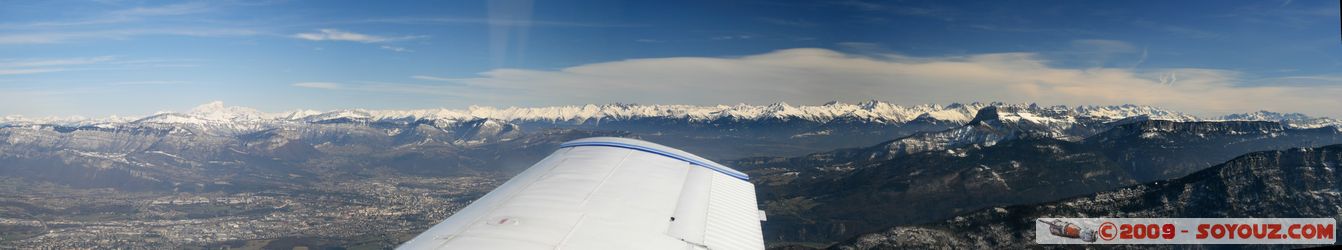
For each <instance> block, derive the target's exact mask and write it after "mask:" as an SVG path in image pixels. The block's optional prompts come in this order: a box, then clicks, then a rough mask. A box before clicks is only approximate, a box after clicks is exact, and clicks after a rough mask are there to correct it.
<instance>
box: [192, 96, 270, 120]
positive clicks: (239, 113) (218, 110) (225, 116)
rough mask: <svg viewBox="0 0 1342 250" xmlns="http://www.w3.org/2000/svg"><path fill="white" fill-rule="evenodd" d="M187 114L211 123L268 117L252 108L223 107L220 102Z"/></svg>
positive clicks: (202, 106) (194, 109) (204, 105)
mask: <svg viewBox="0 0 1342 250" xmlns="http://www.w3.org/2000/svg"><path fill="white" fill-rule="evenodd" d="M187 114H188V115H191V116H194V117H197V118H201V119H205V120H211V121H234V120H258V119H265V118H269V117H270V116H268V115H266V114H265V113H262V112H261V111H257V110H256V109H253V108H248V107H240V106H224V102H222V101H213V102H209V103H206V104H202V105H200V106H196V107H195V108H192V109H191V111H190V112H187Z"/></svg>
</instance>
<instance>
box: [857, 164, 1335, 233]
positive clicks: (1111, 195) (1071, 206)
mask: <svg viewBox="0 0 1342 250" xmlns="http://www.w3.org/2000/svg"><path fill="white" fill-rule="evenodd" d="M1338 166H1342V145H1332V146H1325V147H1319V148H1298V149H1289V150H1279V151H1266V152H1256V153H1250V154H1246V155H1243V156H1240V157H1237V158H1235V159H1233V160H1230V161H1228V162H1225V163H1224V164H1221V165H1217V166H1214V167H1211V168H1207V169H1204V170H1201V171H1198V172H1195V173H1193V174H1190V175H1188V176H1185V177H1181V178H1176V179H1172V180H1167V181H1157V182H1153V183H1148V184H1142V185H1135V186H1130V187H1125V188H1121V189H1117V190H1113V191H1106V192H1100V193H1097V194H1093V195H1087V196H1081V197H1077V198H1070V199H1064V200H1060V201H1054V202H1048V203H1041V204H1034V205H1020V206H1010V207H1002V208H993V209H984V210H980V211H977V212H973V213H968V214H964V215H961V216H957V217H955V218H952V219H948V220H945V221H942V222H939V223H935V224H928V225H921V226H901V227H894V228H890V229H886V230H882V231H880V232H876V233H872V234H866V235H863V236H860V237H857V238H854V239H851V240H848V241H845V242H843V243H840V244H838V245H836V246H834V247H833V248H836V249H873V248H879V249H885V248H942V249H966V248H977V249H1001V248H1024V247H1030V246H1033V241H1034V239H1033V237H1034V232H1033V231H1032V230H1034V229H1033V227H1034V221H1033V220H1034V219H1035V218H1039V217H1118V218H1124V217H1137V218H1140V217H1171V218H1206V217H1213V218H1220V217H1274V218H1291V217H1333V218H1338V217H1339V216H1338V215H1339V214H1342V207H1338V206H1337V204H1342V195H1339V193H1338V190H1339V188H1342V171H1337V169H1336V168H1337V167H1338Z"/></svg>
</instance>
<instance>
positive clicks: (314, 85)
mask: <svg viewBox="0 0 1342 250" xmlns="http://www.w3.org/2000/svg"><path fill="white" fill-rule="evenodd" d="M292 86H294V87H300V88H310V89H347V88H346V87H345V86H344V85H341V84H339V83H333V82H299V83H294V84H292Z"/></svg>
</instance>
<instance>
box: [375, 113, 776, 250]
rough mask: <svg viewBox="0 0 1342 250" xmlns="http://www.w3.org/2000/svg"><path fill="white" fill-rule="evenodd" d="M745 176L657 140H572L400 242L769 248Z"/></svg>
mask: <svg viewBox="0 0 1342 250" xmlns="http://www.w3.org/2000/svg"><path fill="white" fill-rule="evenodd" d="M748 178H749V176H747V175H746V174H744V173H741V172H739V171H736V170H733V169H731V168H728V167H726V166H722V165H721V164H717V163H714V162H712V161H709V160H706V159H703V158H701V157H698V156H695V155H693V154H689V153H686V152H684V151H680V150H677V149H674V148H670V147H666V146H662V145H658V144H654V143H650V142H645V141H640V140H634V139H626V138H611V137H597V138H587V139H580V140H574V141H570V142H567V143H564V144H562V145H561V146H560V149H559V150H558V151H555V153H553V154H551V155H550V156H549V157H546V158H545V159H543V160H541V161H540V162H537V163H536V164H535V165H532V166H531V168H528V169H527V170H525V171H523V172H522V173H521V174H518V175H517V176H515V177H513V178H512V179H511V180H508V182H506V183H504V184H503V185H501V186H499V187H498V188H495V189H494V190H493V191H490V192H489V193H488V194H486V195H485V196H484V197H481V198H480V199H478V200H476V201H475V202H473V203H471V204H470V205H469V206H466V208H463V209H462V210H461V211H458V212H457V213H456V214H453V215H452V216H451V217H448V218H447V220H444V221H443V222H442V223H439V224H438V225H435V226H433V227H432V228H429V230H427V231H425V232H424V233H421V234H420V235H419V236H416V237H415V238H413V239H411V240H410V241H407V242H405V244H402V245H401V246H400V247H398V249H764V240H763V236H762V234H761V232H760V222H759V221H760V215H759V213H758V207H757V206H756V201H755V186H754V185H752V184H751V183H750V182H748V181H747V179H748Z"/></svg>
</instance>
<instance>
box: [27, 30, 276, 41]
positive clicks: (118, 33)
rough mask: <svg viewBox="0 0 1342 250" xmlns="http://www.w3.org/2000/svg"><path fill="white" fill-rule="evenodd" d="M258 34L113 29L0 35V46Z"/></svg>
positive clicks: (234, 31)
mask: <svg viewBox="0 0 1342 250" xmlns="http://www.w3.org/2000/svg"><path fill="white" fill-rule="evenodd" d="M258 33H259V32H257V31H254V30H250V29H210V28H155V29H113V30H86V31H84V30H81V31H55V32H36V33H18V34H0V45H4V44H51V43H65V42H74V41H81V40H119V39H128V38H131V37H135V36H144V35H178V36H194V37H225V36H249V35H256V34H258Z"/></svg>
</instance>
